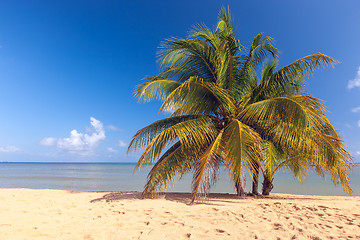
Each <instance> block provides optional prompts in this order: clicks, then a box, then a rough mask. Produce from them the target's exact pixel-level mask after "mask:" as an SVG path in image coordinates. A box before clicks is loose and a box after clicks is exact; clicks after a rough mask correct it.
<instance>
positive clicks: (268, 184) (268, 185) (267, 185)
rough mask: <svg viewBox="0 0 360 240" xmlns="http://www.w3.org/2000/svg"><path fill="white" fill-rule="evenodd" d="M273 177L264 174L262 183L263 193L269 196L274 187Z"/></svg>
mask: <svg viewBox="0 0 360 240" xmlns="http://www.w3.org/2000/svg"><path fill="white" fill-rule="evenodd" d="M273 180H274V179H273V178H270V177H269V176H267V175H264V181H263V183H262V195H265V196H268V195H269V194H270V192H271V190H272V189H273V188H274V185H273V183H272V182H273Z"/></svg>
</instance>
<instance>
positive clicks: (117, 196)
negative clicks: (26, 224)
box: [90, 192, 327, 205]
mask: <svg viewBox="0 0 360 240" xmlns="http://www.w3.org/2000/svg"><path fill="white" fill-rule="evenodd" d="M191 196H192V194H191V193H180V192H170V193H169V192H168V193H164V192H160V193H158V195H157V196H156V197H155V198H154V199H165V200H169V201H175V202H180V203H184V204H190V202H191ZM143 199H146V198H144V197H143V195H142V193H141V192H111V193H106V194H105V195H103V196H102V197H101V198H96V199H93V200H91V201H90V202H91V203H94V202H99V201H105V202H114V201H121V200H143ZM250 199H253V200H256V199H269V200H316V201H319V200H321V198H319V196H316V197H312V196H297V195H282V194H271V195H270V196H262V195H257V196H254V195H251V194H248V195H247V196H244V197H239V196H237V195H235V194H230V193H210V194H208V195H207V196H206V197H205V196H200V197H199V198H198V200H197V201H195V204H206V205H222V204H224V203H239V202H241V201H243V200H250ZM324 200H327V199H326V197H324Z"/></svg>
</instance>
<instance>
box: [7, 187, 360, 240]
mask: <svg viewBox="0 0 360 240" xmlns="http://www.w3.org/2000/svg"><path fill="white" fill-rule="evenodd" d="M189 199H190V195H189V194H184V193H167V194H166V195H162V196H160V197H159V198H157V199H141V195H140V193H136V192H130V193H106V192H73V191H62V190H31V189H0V239H116V240H118V239H162V240H164V239H313V240H314V239H360V197H323V196H299V195H285V194H272V195H271V196H270V197H269V198H257V199H256V198H253V197H245V198H237V197H235V196H234V195H230V194H212V195H210V197H209V198H208V199H207V200H206V201H203V202H198V203H196V204H194V205H188V203H189Z"/></svg>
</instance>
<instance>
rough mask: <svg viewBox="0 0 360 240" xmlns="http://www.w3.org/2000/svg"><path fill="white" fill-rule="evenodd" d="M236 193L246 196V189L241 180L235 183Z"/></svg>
mask: <svg viewBox="0 0 360 240" xmlns="http://www.w3.org/2000/svg"><path fill="white" fill-rule="evenodd" d="M235 189H236V195H237V196H239V197H243V196H245V191H244V188H243V186H242V183H241V180H240V181H238V182H237V183H235Z"/></svg>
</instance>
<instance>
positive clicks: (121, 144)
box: [118, 139, 129, 147]
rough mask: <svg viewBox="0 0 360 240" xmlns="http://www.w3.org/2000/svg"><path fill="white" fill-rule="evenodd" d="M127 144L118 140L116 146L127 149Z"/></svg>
mask: <svg viewBox="0 0 360 240" xmlns="http://www.w3.org/2000/svg"><path fill="white" fill-rule="evenodd" d="M128 145H129V144H128V143H127V142H125V141H123V140H121V139H120V140H119V142H118V146H119V147H127V146H128Z"/></svg>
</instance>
